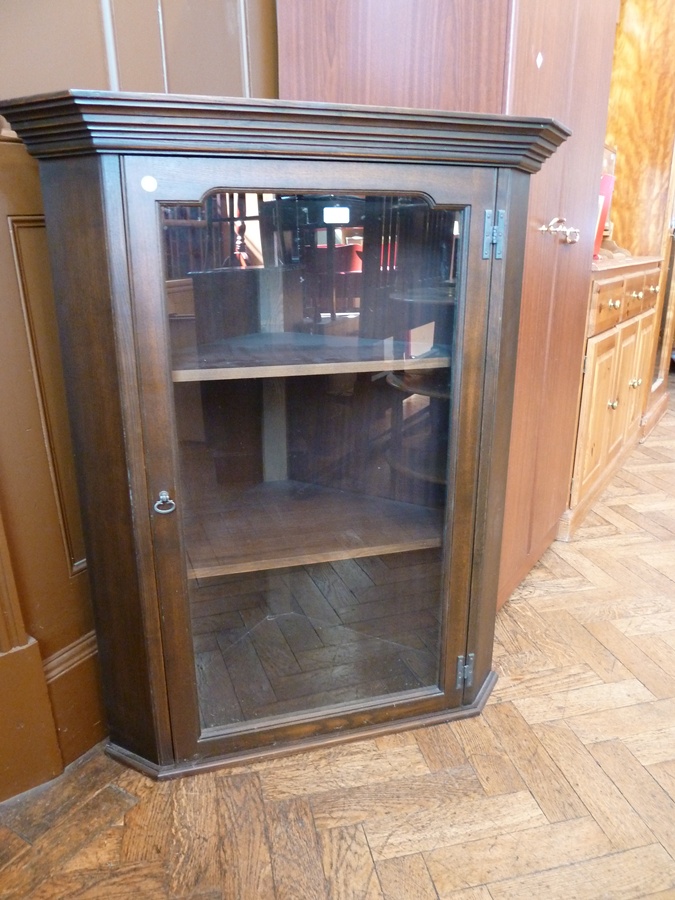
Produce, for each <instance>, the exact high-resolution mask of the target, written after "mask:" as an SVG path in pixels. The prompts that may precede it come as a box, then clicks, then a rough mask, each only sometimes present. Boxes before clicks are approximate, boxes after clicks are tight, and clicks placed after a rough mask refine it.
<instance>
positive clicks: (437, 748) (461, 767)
mask: <svg viewBox="0 0 675 900" xmlns="http://www.w3.org/2000/svg"><path fill="white" fill-rule="evenodd" d="M495 665H496V668H497V670H498V672H499V674H500V678H499V682H498V684H497V687H496V688H495V691H494V693H493V695H492V697H491V699H490V701H489V703H488V706H487V707H486V709H485V711H484V713H483V715H481V716H479V717H477V718H474V719H469V720H464V721H462V722H458V723H453V724H448V725H441V726H436V727H433V728H426V729H419V730H416V731H408V732H404V733H401V734H398V735H393V736H387V737H382V738H379V739H372V740H363V741H359V742H355V743H351V744H346V745H343V746H340V747H332V748H330V749H318V750H313V751H309V752H305V753H302V754H299V755H295V756H291V757H288V758H286V759H278V760H273V761H266V762H261V763H257V764H251V765H246V766H243V765H242V766H238V767H236V768H230V769H223V770H220V771H218V772H213V773H208V774H202V775H198V776H194V777H190V778H183V779H180V780H176V781H170V782H164V783H161V784H156V783H153V782H151V781H149V780H147V779H146V778H145V777H143V776H141V775H138V774H136V773H134V772H132V771H130V770H127V769H125V768H124V767H122V766H121V765H119V764H118V763H116V762H113V761H112V760H110V759H108V758H107V757H106V756H105V755H104V753H103V750H102V749H101V748H97V749H96V750H94V751H93V752H92V753H90V754H89V755H87V757H85V758H83V759H82V760H80V761H78V762H77V763H75V764H74V765H73V766H72V767H71V768H70V769H69V770H68V771H67V772H66V774H65V775H63V776H62V777H61V778H59V779H57V780H56V781H55V782H52V783H51V784H50V785H47V786H45V787H43V788H41V789H38V790H35V791H32V792H30V793H29V794H27V795H24V796H23V797H20V798H17V799H15V800H13V801H8V802H6V803H4V804H0V896H2V897H12V898H27V897H32V898H57V897H58V898H66V897H67V898H105V900H108V898H126V897H134V898H138V900H152V898H203V900H212V898H227V900H249V898H250V900H267V898H281V900H310V898H329V900H334V898H335V900H343V898H378V897H384V898H388V900H417V898H420V900H426V898H439V897H440V898H455V900H489V898H492V900H515V898H526V900H555V898H560V900H563V898H564V900H570V898H573V900H615V898H616V900H619V898H621V900H629V898H657V897H658V898H667V897H668V898H675V408H674V407H673V405H672V403H671V408H670V410H669V412H668V413H667V415H666V417H665V418H664V419H663V420H662V422H661V423H660V425H659V426H658V427H657V429H656V430H655V431H654V432H653V433H652V435H651V436H650V437H649V438H648V440H647V441H646V442H645V443H644V444H643V445H641V446H640V447H639V448H638V449H637V450H636V451H635V452H634V453H633V455H632V457H631V459H630V460H629V462H628V464H627V465H626V466H625V467H624V469H623V470H622V471H621V473H620V474H619V475H618V476H617V477H616V478H615V479H614V481H613V482H612V484H611V486H610V488H609V489H608V490H607V491H606V492H605V494H604V495H603V497H602V498H601V501H600V502H599V503H598V504H597V505H596V506H595V508H594V511H593V513H592V515H591V516H590V517H589V519H588V521H587V523H586V524H585V526H584V528H583V530H582V533H580V534H579V535H578V536H577V538H576V539H575V540H574V541H573V542H571V543H567V544H563V543H556V544H554V546H553V547H552V548H551V549H550V550H549V551H548V552H547V553H546V555H545V557H544V558H543V559H542V561H541V563H540V564H539V565H538V566H537V567H536V568H535V570H534V571H533V572H532V573H531V574H530V575H529V576H528V578H527V579H526V581H525V582H524V583H523V585H522V586H521V587H520V589H519V590H518V591H517V592H516V594H515V595H514V597H513V598H512V599H511V601H510V602H509V603H508V604H507V605H506V606H505V608H504V609H503V610H502V611H501V612H500V614H499V617H498V623H497V644H496V656H495Z"/></svg>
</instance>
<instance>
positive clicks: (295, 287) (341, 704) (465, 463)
mask: <svg viewBox="0 0 675 900" xmlns="http://www.w3.org/2000/svg"><path fill="white" fill-rule="evenodd" d="M336 169H339V173H338V174H336ZM412 169H414V171H410V170H412ZM422 174H423V178H422V177H420V170H419V168H416V167H408V168H407V169H405V171H404V170H400V169H399V170H398V171H397V170H396V168H395V167H386V166H385V167H381V170H380V171H378V172H377V174H373V175H372V183H371V184H368V183H366V184H365V185H364V174H363V167H362V166H361V167H360V166H358V165H357V164H348V163H345V164H341V166H340V167H335V166H331V165H330V164H328V163H321V164H315V165H314V166H313V170H312V181H311V184H312V186H313V189H312V190H307V183H308V178H307V173H306V168H305V167H303V164H302V163H299V162H298V163H291V162H286V163H284V167H283V176H281V175H280V174H279V168H278V166H277V165H276V164H275V163H274V161H273V160H269V161H266V160H257V161H255V163H252V162H251V161H246V160H233V161H223V160H221V161H217V160H209V159H203V160H199V159H186V160H178V161H171V160H166V159H163V158H154V159H153V158H147V157H146V158H131V157H129V158H126V159H125V161H124V178H125V197H126V200H125V202H126V205H127V222H128V226H127V227H128V248H129V256H130V267H131V272H132V307H133V315H134V322H135V332H136V353H137V358H138V365H139V372H140V386H141V403H142V410H143V440H144V443H145V446H146V466H147V477H148V485H149V491H150V496H149V497H148V507H149V511H150V518H151V527H152V532H153V539H154V564H155V571H156V576H157V585H158V593H159V597H160V605H161V620H162V628H163V633H162V640H163V654H164V660H165V666H166V677H167V686H168V697H169V707H170V710H171V721H172V734H173V742H174V747H175V753H176V757H177V759H178V760H189V759H191V758H193V757H195V756H197V755H199V756H200V757H205V756H208V755H210V754H214V755H219V756H222V755H223V754H225V755H226V754H227V753H229V752H232V753H234V752H237V753H241V752H246V751H247V750H251V751H253V749H255V748H260V747H265V746H269V745H273V744H274V743H275V742H277V741H278V740H279V739H281V738H283V739H284V740H285V741H288V740H291V741H293V740H297V741H300V740H306V739H312V738H313V737H315V736H318V735H321V734H325V733H326V732H328V731H335V730H338V731H340V730H344V729H350V728H355V727H357V726H361V727H363V726H364V725H374V726H377V725H382V724H383V723H387V722H390V721H395V720H396V719H397V718H400V717H402V716H406V717H408V718H410V717H411V716H415V715H416V714H419V715H428V714H429V713H434V712H435V711H436V712H438V713H439V714H440V713H441V712H442V711H443V710H447V709H448V708H454V707H460V706H461V705H462V703H463V702H465V701H464V699H463V698H464V689H465V680H464V672H465V669H464V666H465V665H466V663H465V659H466V660H468V659H469V655H470V653H471V648H470V647H469V646H468V645H467V640H468V639H467V628H468V618H469V605H470V594H471V577H472V575H471V571H472V562H471V560H472V553H473V541H474V533H475V529H476V527H477V523H476V515H477V513H476V499H475V497H476V484H477V483H478V480H479V469H478V452H479V435H480V429H481V427H485V423H484V422H483V423H481V415H482V412H481V402H482V398H481V391H482V386H483V384H484V383H487V384H488V385H489V383H490V378H491V377H494V371H492V372H491V371H490V369H489V363H487V364H486V358H487V359H488V360H489V359H490V353H489V352H488V353H487V355H486V347H488V348H489V347H490V341H493V342H494V341H495V340H498V338H497V337H496V332H494V333H493V332H490V331H489V329H488V320H489V315H488V313H489V295H490V283H491V279H493V280H494V279H495V273H494V271H493V268H494V267H493V263H492V262H491V261H490V260H485V259H484V258H483V240H482V236H483V221H484V212H485V210H487V209H489V210H492V208H493V205H494V202H495V197H496V190H497V177H496V173H495V171H494V170H491V169H484V170H464V171H461V170H458V171H457V172H456V173H455V171H453V172H451V173H450V174H448V170H447V169H446V170H444V171H443V172H442V173H439V174H436V170H434V169H433V167H430V168H429V169H428V170H427V171H423V173H422ZM317 185H319V189H317ZM497 281H498V279H497ZM498 290H499V285H497V291H495V293H498ZM493 354H498V347H497V345H496V344H495V346H494V347H493ZM493 358H494V355H493ZM486 365H487V366H488V368H487V369H486ZM458 672H460V673H461V677H460V678H459V679H458ZM477 677H478V678H481V677H485V673H480V672H479V673H477Z"/></svg>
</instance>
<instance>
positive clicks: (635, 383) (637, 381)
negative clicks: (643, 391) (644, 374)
mask: <svg viewBox="0 0 675 900" xmlns="http://www.w3.org/2000/svg"><path fill="white" fill-rule="evenodd" d="M641 384H642V379H641V378H634V379H633V380H632V381H629V382H628V386H629V387H632V388H635V390H637V389H638V388H639V387H640V385H641Z"/></svg>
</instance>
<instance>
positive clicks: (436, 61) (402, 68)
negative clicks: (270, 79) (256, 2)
mask: <svg viewBox="0 0 675 900" xmlns="http://www.w3.org/2000/svg"><path fill="white" fill-rule="evenodd" d="M509 6H510V3H509V2H508V0H490V2H489V3H467V2H465V0H425V2H424V3H411V2H410V0H388V2H387V3H382V2H381V0H312V2H311V3H308V2H306V0H277V28H278V32H279V48H280V50H279V96H280V97H282V98H283V99H287V100H326V101H333V102H337V103H373V104H377V105H381V106H408V107H418V108H426V109H429V108H435V109H451V110H452V109H457V110H472V111H475V112H486V113H490V112H493V113H496V112H500V111H501V109H502V108H503V104H504V67H505V64H506V36H507V34H508V27H507V26H508V19H509ZM458 35H461V38H460V39H458Z"/></svg>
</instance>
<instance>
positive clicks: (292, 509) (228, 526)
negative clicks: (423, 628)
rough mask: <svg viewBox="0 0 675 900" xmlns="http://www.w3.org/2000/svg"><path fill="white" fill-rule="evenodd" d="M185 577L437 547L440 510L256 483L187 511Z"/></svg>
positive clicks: (309, 488)
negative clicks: (186, 570) (186, 574)
mask: <svg viewBox="0 0 675 900" xmlns="http://www.w3.org/2000/svg"><path fill="white" fill-rule="evenodd" d="M184 521H185V540H186V544H187V554H188V561H189V566H188V576H189V577H190V578H192V579H205V578H210V577H213V576H218V575H230V574H235V573H239V572H254V571H262V570H265V569H278V568H284V567H289V566H301V565H308V564H311V563H317V562H330V561H334V560H338V559H353V558H357V557H364V556H383V555H385V554H388V553H400V552H403V551H406V550H423V549H427V548H430V547H440V546H441V542H442V536H443V522H442V512H441V510H439V509H432V508H429V507H425V506H417V505H414V504H411V503H400V502H398V501H393V500H385V499H381V498H378V497H367V496H364V495H363V494H355V493H350V492H347V491H336V490H331V489H330V488H324V487H319V486H317V485H312V484H305V483H303V482H295V481H275V482H269V483H266V484H258V485H256V486H254V487H252V488H249V489H244V490H241V491H239V492H237V493H236V494H234V493H233V494H232V495H231V497H230V499H229V500H225V502H223V500H222V498H221V497H215V498H213V503H212V506H211V507H210V508H205V507H204V506H202V508H200V509H194V510H188V511H187V512H186V513H184Z"/></svg>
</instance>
